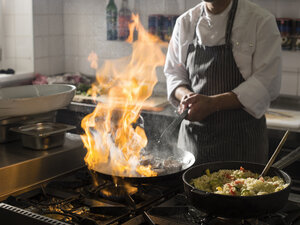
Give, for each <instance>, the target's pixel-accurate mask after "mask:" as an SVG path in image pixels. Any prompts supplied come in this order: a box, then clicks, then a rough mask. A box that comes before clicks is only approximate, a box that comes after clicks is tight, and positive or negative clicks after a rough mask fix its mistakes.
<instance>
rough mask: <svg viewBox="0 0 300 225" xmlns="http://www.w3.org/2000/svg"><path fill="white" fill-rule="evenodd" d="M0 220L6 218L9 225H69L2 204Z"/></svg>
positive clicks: (0, 206) (0, 204) (0, 205)
mask: <svg viewBox="0 0 300 225" xmlns="http://www.w3.org/2000/svg"><path fill="white" fill-rule="evenodd" d="M0 218H6V221H5V222H7V223H8V224H22V225H27V224H28V225H68V224H67V223H64V222H61V221H58V220H54V219H51V218H49V217H45V216H41V215H39V214H36V213H33V212H29V211H26V210H24V209H20V208H17V207H14V206H11V205H8V204H5V203H0Z"/></svg>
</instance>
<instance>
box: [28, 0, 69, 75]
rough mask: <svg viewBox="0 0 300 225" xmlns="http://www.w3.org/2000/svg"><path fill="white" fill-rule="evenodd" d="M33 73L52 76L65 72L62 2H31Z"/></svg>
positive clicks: (45, 0)
mask: <svg viewBox="0 0 300 225" xmlns="http://www.w3.org/2000/svg"><path fill="white" fill-rule="evenodd" d="M32 2H33V38H34V71H35V72H37V73H41V74H45V75H52V74H59V73H64V72H65V38H64V33H65V31H64V29H65V26H64V15H63V6H64V3H63V0H32Z"/></svg>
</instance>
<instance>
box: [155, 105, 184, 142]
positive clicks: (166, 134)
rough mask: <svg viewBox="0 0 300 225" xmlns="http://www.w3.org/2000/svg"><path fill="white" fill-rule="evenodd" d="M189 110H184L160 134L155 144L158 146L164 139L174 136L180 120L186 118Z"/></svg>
mask: <svg viewBox="0 0 300 225" xmlns="http://www.w3.org/2000/svg"><path fill="white" fill-rule="evenodd" d="M188 111H189V109H185V110H184V111H183V112H182V113H181V114H180V115H179V116H178V117H176V118H175V119H174V120H173V121H172V123H170V125H169V126H168V127H167V128H166V129H165V130H164V131H163V132H162V134H161V135H160V137H159V139H158V140H157V143H158V144H160V143H162V141H163V140H164V139H166V138H169V137H170V136H172V135H174V131H175V129H176V128H177V127H178V126H179V124H180V123H181V122H182V120H183V119H184V118H185V117H186V116H187V114H188Z"/></svg>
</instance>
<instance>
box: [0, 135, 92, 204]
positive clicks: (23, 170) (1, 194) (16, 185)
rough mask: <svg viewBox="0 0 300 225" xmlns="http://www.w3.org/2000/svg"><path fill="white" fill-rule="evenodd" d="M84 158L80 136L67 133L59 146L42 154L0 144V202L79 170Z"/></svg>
mask: <svg viewBox="0 0 300 225" xmlns="http://www.w3.org/2000/svg"><path fill="white" fill-rule="evenodd" d="M85 154H86V150H85V149H84V148H83V144H82V141H81V139H80V136H79V135H75V134H69V133H67V134H66V138H65V143H64V145H63V146H61V147H57V148H53V149H49V150H46V151H45V150H42V151H37V150H32V149H28V148H24V147H22V144H21V142H20V141H16V142H11V143H7V144H0V180H1V183H0V199H4V198H6V197H7V196H8V195H10V194H12V193H15V192H18V191H22V190H23V189H28V188H30V187H31V186H34V185H37V184H40V183H42V182H45V181H47V180H48V179H52V178H54V177H57V176H60V175H62V174H65V173H68V172H70V171H73V170H76V169H78V168H81V167H83V166H84V165H85V163H84V156H85Z"/></svg>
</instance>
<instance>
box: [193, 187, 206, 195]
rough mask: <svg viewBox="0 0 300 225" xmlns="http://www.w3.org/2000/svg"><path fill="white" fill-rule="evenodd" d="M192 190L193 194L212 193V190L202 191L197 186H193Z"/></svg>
mask: <svg viewBox="0 0 300 225" xmlns="http://www.w3.org/2000/svg"><path fill="white" fill-rule="evenodd" d="M191 192H192V193H193V194H197V195H205V196H209V195H211V193H210V192H206V191H200V190H199V189H197V188H193V189H191Z"/></svg>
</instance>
